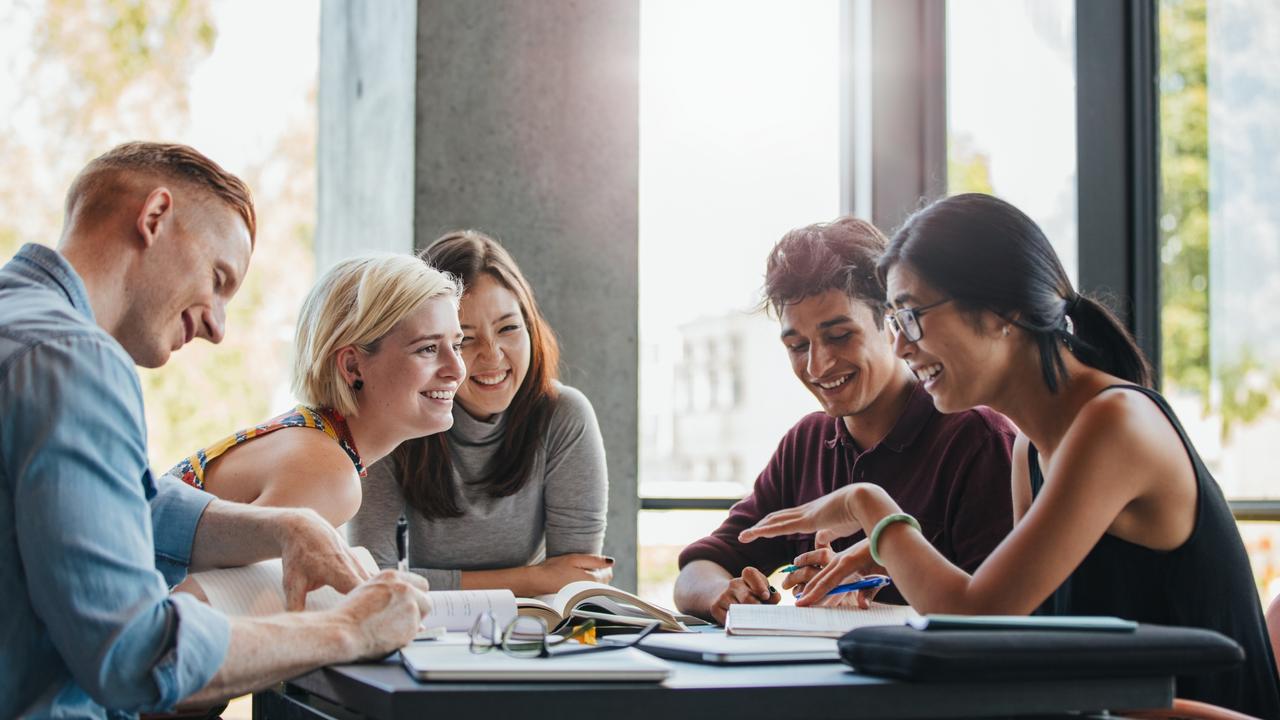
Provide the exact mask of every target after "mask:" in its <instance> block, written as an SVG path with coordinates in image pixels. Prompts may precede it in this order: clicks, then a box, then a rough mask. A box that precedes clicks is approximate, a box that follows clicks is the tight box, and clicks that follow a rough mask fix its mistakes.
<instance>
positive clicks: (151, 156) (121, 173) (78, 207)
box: [66, 142, 258, 242]
mask: <svg viewBox="0 0 1280 720" xmlns="http://www.w3.org/2000/svg"><path fill="white" fill-rule="evenodd" d="M130 174H135V175H136V174H149V175H153V176H155V177H156V178H157V179H162V180H167V181H170V182H179V183H185V184H187V185H189V186H191V187H195V188H197V189H199V190H202V191H204V192H206V193H209V194H210V195H212V196H213V197H215V198H217V199H218V201H220V202H221V203H223V204H224V205H226V206H227V207H229V208H231V209H232V210H235V211H236V212H237V213H239V215H240V218H241V219H242V220H244V224H245V227H246V228H248V229H249V240H250V241H251V242H252V241H254V239H255V238H256V237H257V233H258V219H257V215H256V213H255V212H254V209H253V193H251V192H250V191H249V186H248V185H245V184H244V181H243V180H241V179H240V178H238V177H236V176H235V175H232V174H231V173H229V172H227V171H226V170H223V169H222V166H221V165H218V163H216V162H214V161H212V160H210V159H209V158H207V157H205V156H204V155H203V154H201V153H200V152H199V151H198V150H196V149H195V148H192V147H189V146H187V145H178V144H164V143H152V142H129V143H124V144H123V145H117V146H115V147H113V148H111V149H110V150H108V151H107V152H105V153H103V154H102V155H99V156H98V157H96V158H94V159H93V160H91V161H90V162H89V164H88V165H86V166H85V168H84V169H83V170H81V171H80V174H79V175H77V176H76V179H75V180H74V181H73V182H72V183H71V188H70V189H68V190H67V199H66V216H67V220H68V221H70V219H71V218H72V217H74V215H75V213H76V212H77V211H78V212H80V213H82V214H87V215H90V216H92V215H94V214H96V213H98V212H101V211H102V210H104V209H105V208H107V207H109V206H111V205H112V204H113V203H115V202H116V201H117V199H118V197H119V189H120V186H121V184H122V183H126V182H128V181H129V179H130V178H129V177H128V176H129V175H130Z"/></svg>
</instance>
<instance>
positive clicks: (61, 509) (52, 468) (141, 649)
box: [0, 245, 230, 718]
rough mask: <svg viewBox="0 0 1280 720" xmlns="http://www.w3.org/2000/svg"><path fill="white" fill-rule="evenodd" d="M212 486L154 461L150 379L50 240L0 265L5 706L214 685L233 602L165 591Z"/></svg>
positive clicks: (108, 706) (136, 704) (180, 570)
mask: <svg viewBox="0 0 1280 720" xmlns="http://www.w3.org/2000/svg"><path fill="white" fill-rule="evenodd" d="M211 499H212V496H210V495H207V494H205V493H202V492H200V491H198V490H196V489H194V488H191V487H188V486H186V485H184V484H183V483H182V482H180V481H178V480H175V479H173V478H167V477H162V478H160V479H159V480H156V479H154V478H153V477H152V474H151V470H150V469H149V467H148V464H147V452H146V428H145V425H144V420H143V409H142V388H141V385H140V384H139V381H138V376H137V372H136V371H135V369H134V366H133V362H132V361H131V360H130V358H129V356H128V354H127V353H126V352H125V351H124V348H122V347H121V346H120V344H119V343H117V342H116V341H115V340H114V339H113V338H112V337H111V336H110V335H108V334H107V333H106V332H105V331H103V330H102V328H100V327H98V325H97V324H96V323H95V322H94V318H93V310H92V308H90V306H89V298H88V294H87V292H86V290H85V286H84V283H83V282H82V281H81V280H80V278H79V276H78V275H76V273H75V270H74V269H72V267H71V265H70V264H69V263H68V262H67V261H66V260H65V259H64V258H63V257H62V256H61V255H59V254H58V253H57V252H56V251H54V250H51V249H49V248H46V247H42V246H39V245H26V246H24V247H23V248H22V250H21V251H20V252H19V253H18V254H17V255H16V256H15V257H14V258H13V260H11V261H10V262H9V263H8V264H7V265H5V266H4V268H3V269H0V718H10V717H14V716H19V715H21V716H24V717H28V716H29V717H58V718H64V717H77V718H78V717H84V718H107V717H111V718H117V717H132V716H133V715H134V714H136V713H137V712H140V711H151V710H165V709H169V708H172V707H173V706H174V704H175V703H177V702H178V701H179V700H181V699H183V698H185V697H187V696H188V695H190V694H191V693H193V692H195V691H196V690H199V689H200V688H202V687H204V686H205V685H206V684H208V682H209V680H210V679H211V678H212V677H213V675H214V673H215V672H216V671H217V669H218V667H219V666H220V665H221V664H222V661H223V658H224V657H225V656H226V652H227V645H228V642H229V640H230V626H229V624H228V621H227V619H226V617H225V616H223V615H222V614H220V613H218V612H217V611H215V610H213V609H211V608H209V607H208V606H206V605H204V604H202V603H200V602H198V601H197V600H195V599H194V598H193V597H191V596H190V595H186V594H179V595H170V594H169V587H170V586H172V585H174V584H176V583H178V582H179V581H181V579H182V578H183V577H184V576H185V574H186V566H187V564H188V562H189V560H190V557H191V544H192V541H193V539H194V537H195V528H196V523H197V522H198V521H199V519H200V515H201V513H203V512H204V509H205V507H206V506H207V505H208V503H209V502H210V500H211Z"/></svg>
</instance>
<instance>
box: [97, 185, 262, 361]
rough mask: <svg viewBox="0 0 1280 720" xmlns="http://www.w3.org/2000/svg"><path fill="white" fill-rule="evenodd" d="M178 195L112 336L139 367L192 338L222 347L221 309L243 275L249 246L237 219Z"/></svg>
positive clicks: (133, 278)
mask: <svg viewBox="0 0 1280 720" xmlns="http://www.w3.org/2000/svg"><path fill="white" fill-rule="evenodd" d="M183 197H184V196H183V195H178V196H177V200H176V201H175V202H174V206H173V207H172V208H170V209H169V210H167V211H165V212H163V213H161V215H160V216H159V217H158V218H157V219H156V220H155V223H154V226H153V230H152V231H153V233H154V234H153V236H152V238H153V239H152V241H151V243H150V244H149V245H148V246H147V247H146V249H145V250H143V252H142V254H141V255H140V258H139V261H138V262H137V263H136V265H135V267H134V270H133V272H132V273H131V275H130V277H129V280H128V292H129V297H130V301H129V302H128V303H127V305H126V307H125V310H124V312H123V314H122V317H121V320H120V322H119V323H118V324H117V326H116V330H115V332H114V335H115V336H116V339H117V340H119V342H120V344H121V345H122V346H123V347H124V348H125V350H126V351H127V352H128V353H129V355H130V356H131V357H132V358H133V359H134V362H136V363H137V364H139V365H141V366H143V367H148V368H156V367H160V366H162V365H164V364H165V363H166V362H168V360H169V355H170V354H171V353H172V352H173V351H175V350H178V349H179V348H181V347H182V346H183V345H185V344H187V343H189V342H191V341H192V340H194V339H195V338H204V339H205V340H208V341H209V342H211V343H219V342H221V341H222V337H223V334H224V333H225V332H226V322H227V303H228V302H230V301H231V298H232V297H233V296H234V295H235V293H236V291H237V290H238V289H239V288H240V284H241V283H242V282H243V280H244V276H245V273H246V272H248V269H249V258H250V255H251V254H252V252H253V246H252V243H251V242H250V239H249V230H248V228H247V227H246V226H245V224H244V220H242V219H241V218H240V216H239V215H238V214H237V213H236V212H235V211H234V210H232V209H231V208H229V207H226V206H224V205H221V204H220V203H218V202H216V201H213V200H206V201H205V202H203V203H200V202H198V201H197V202H193V203H190V204H183V203H182V198H183ZM186 197H188V198H189V197H190V194H188V195H187V196H186Z"/></svg>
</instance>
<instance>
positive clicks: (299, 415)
mask: <svg viewBox="0 0 1280 720" xmlns="http://www.w3.org/2000/svg"><path fill="white" fill-rule="evenodd" d="M287 427H309V428H315V429H316V430H319V431H321V432H323V433H324V434H325V435H328V436H329V437H331V438H333V439H334V441H335V442H337V443H338V445H339V446H341V447H342V449H343V450H345V451H346V453H347V457H349V458H351V464H353V465H355V466H356V472H358V473H360V477H364V476H365V470H364V464H363V463H361V462H360V453H359V452H358V451H357V450H356V443H355V440H353V439H352V438H351V430H350V429H349V428H348V427H347V420H346V418H344V417H342V413H340V412H338V411H337V410H334V409H332V408H311V407H307V406H306V405H299V406H297V407H295V408H294V409H292V410H290V411H289V412H286V413H284V414H283V415H278V416H276V417H274V418H271V419H270V420H268V421H266V422H264V423H261V424H258V425H254V426H253V427H251V428H248V429H245V430H241V431H239V432H237V433H235V434H234V435H229V436H227V437H225V438H223V439H222V440H219V441H218V442H216V443H214V444H212V445H210V446H208V447H206V448H203V449H201V450H197V451H196V452H195V454H193V455H191V456H190V457H188V458H186V459H185V460H183V461H182V462H180V463H178V464H177V465H175V466H173V469H172V470H170V471H169V472H168V474H169V475H173V476H174V477H177V478H181V480H182V481H183V482H185V483H187V484H188V485H194V486H196V487H198V488H200V489H201V490H203V489H204V471H205V468H206V467H208V465H209V463H210V462H213V460H215V459H216V458H218V457H219V456H220V455H222V454H223V453H225V452H226V451H228V450H230V449H231V448H233V447H235V446H236V445H239V444H241V443H245V442H248V441H250V440H252V439H254V438H256V437H262V436H263V435H266V434H267V433H271V432H275V431H276V430H279V429H280V428H287Z"/></svg>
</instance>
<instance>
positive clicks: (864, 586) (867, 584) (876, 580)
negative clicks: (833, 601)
mask: <svg viewBox="0 0 1280 720" xmlns="http://www.w3.org/2000/svg"><path fill="white" fill-rule="evenodd" d="M892 583H893V581H892V580H890V579H889V578H887V577H884V576H882V575H881V576H877V577H869V578H863V579H861V580H859V581H857V582H851V583H845V584H844V585H837V586H835V587H833V588H831V589H830V590H828V591H827V595H839V594H841V593H847V592H853V591H855V590H869V589H871V588H878V587H884V586H885V585H890V584H892Z"/></svg>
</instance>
